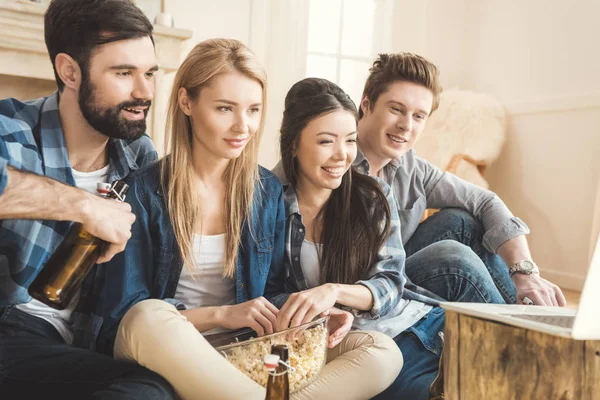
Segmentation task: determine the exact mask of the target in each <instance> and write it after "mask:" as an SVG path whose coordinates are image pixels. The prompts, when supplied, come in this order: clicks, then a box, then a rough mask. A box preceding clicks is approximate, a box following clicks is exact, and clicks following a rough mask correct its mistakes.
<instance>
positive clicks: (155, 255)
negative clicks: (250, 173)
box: [78, 161, 285, 355]
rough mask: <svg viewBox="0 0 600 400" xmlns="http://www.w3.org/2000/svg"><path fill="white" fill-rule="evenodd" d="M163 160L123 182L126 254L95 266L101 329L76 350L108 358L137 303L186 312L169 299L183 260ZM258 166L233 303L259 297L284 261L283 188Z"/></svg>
mask: <svg viewBox="0 0 600 400" xmlns="http://www.w3.org/2000/svg"><path fill="white" fill-rule="evenodd" d="M162 162H163V161H159V162H157V163H154V164H152V165H150V166H149V167H147V168H144V169H142V170H140V171H138V172H137V173H135V174H132V175H131V176H130V177H129V178H128V179H127V180H126V182H127V183H128V184H129V185H130V187H129V191H128V193H127V198H126V201H127V202H128V203H129V204H130V205H131V208H132V211H133V212H134V214H135V215H136V218H137V219H136V221H135V223H134V225H133V227H132V236H131V238H130V239H129V241H128V243H127V247H126V248H125V251H123V252H121V253H119V254H117V255H116V256H115V257H114V258H113V259H112V260H111V261H110V262H109V263H107V264H105V265H103V266H101V267H100V268H101V269H102V274H103V275H104V278H103V279H100V280H99V282H100V283H101V287H98V288H96V289H97V292H98V293H100V294H99V298H98V299H97V301H96V302H95V304H93V305H91V308H90V310H93V311H92V314H94V316H95V317H96V318H98V319H100V320H101V327H100V330H99V332H98V337H97V340H95V339H96V338H95V337H94V336H91V337H88V338H83V343H78V344H79V345H80V346H81V347H88V348H91V349H94V347H95V346H94V345H96V347H95V349H96V350H98V351H101V352H104V353H106V354H109V355H110V354H112V351H113V344H114V340H115V337H116V333H117V329H118V326H119V323H120V321H121V319H122V318H123V316H124V315H125V313H126V312H127V311H128V310H129V309H130V308H131V307H132V306H133V305H135V304H136V303H138V302H140V301H142V300H146V299H163V300H165V301H168V302H170V303H171V304H174V305H175V306H176V307H177V308H178V309H184V308H185V307H184V306H183V304H181V303H178V302H176V301H175V299H174V296H175V290H176V288H177V284H178V282H179V277H180V275H181V271H182V268H183V259H182V256H181V253H180V251H179V246H178V245H177V241H176V239H175V235H174V232H173V227H172V225H171V221H170V218H169V212H168V210H167V207H166V202H165V197H164V194H163V191H162V185H161V183H160V166H161V163H162ZM259 168H260V170H259V176H260V179H259V180H258V181H257V183H256V187H255V191H254V200H253V207H252V213H251V218H250V224H248V223H244V226H243V230H242V235H241V239H240V247H239V252H238V259H237V267H236V274H235V281H236V301H237V303H243V302H245V301H248V300H251V299H254V298H256V297H260V296H262V295H263V292H264V288H265V283H266V281H267V276H268V274H269V270H270V269H271V268H272V267H277V266H279V265H281V264H282V263H283V255H284V236H283V235H284V229H285V211H284V203H283V191H282V187H281V184H280V183H279V180H278V179H277V177H275V176H274V175H273V174H272V173H271V172H269V171H268V170H266V169H264V168H262V167H259ZM102 282H106V284H102ZM158 329H160V328H158Z"/></svg>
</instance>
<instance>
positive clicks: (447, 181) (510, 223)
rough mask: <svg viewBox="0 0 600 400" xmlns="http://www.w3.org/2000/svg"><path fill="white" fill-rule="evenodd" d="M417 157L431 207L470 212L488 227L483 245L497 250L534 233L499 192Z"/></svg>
mask: <svg viewBox="0 0 600 400" xmlns="http://www.w3.org/2000/svg"><path fill="white" fill-rule="evenodd" d="M417 159H418V160H419V164H420V165H419V170H420V172H421V173H422V174H423V182H424V187H425V191H426V196H427V207H428V208H447V207H456V208H461V209H464V210H466V211H468V212H470V213H471V214H472V215H473V216H474V217H475V218H477V219H478V220H480V221H481V222H482V224H483V226H484V229H485V233H484V236H483V245H484V247H485V248H486V249H487V250H488V251H490V252H492V253H496V252H497V250H498V247H500V246H501V245H502V244H503V243H504V242H506V241H507V240H510V239H512V238H514V237H517V236H520V235H527V234H529V233H530V230H529V227H528V226H527V224H525V222H523V221H522V220H521V219H519V218H517V217H515V216H514V215H513V214H512V213H511V211H510V210H509V209H508V207H507V206H506V204H504V202H503V201H502V200H501V199H500V198H499V197H498V196H497V195H496V193H494V192H492V191H490V190H487V189H484V188H481V187H479V186H477V185H474V184H472V183H470V182H467V181H465V180H463V179H461V178H459V177H457V176H456V175H454V174H451V173H449V172H442V171H441V170H440V169H439V168H437V167H435V166H434V165H432V164H431V163H429V162H427V161H425V160H422V159H420V158H417Z"/></svg>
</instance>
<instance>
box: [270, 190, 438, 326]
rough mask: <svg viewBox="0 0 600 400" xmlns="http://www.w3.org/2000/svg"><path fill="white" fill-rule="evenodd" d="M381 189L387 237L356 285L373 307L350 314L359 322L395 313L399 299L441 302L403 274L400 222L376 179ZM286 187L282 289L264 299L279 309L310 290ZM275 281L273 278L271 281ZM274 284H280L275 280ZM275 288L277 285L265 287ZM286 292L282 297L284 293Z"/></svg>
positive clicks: (296, 213) (292, 195) (299, 227)
mask: <svg viewBox="0 0 600 400" xmlns="http://www.w3.org/2000/svg"><path fill="white" fill-rule="evenodd" d="M377 181H378V182H379V183H380V185H381V186H382V189H383V192H384V193H385V195H386V198H387V200H388V203H389V204H390V211H391V221H390V228H391V229H390V234H389V236H388V238H387V241H386V242H385V244H384V245H383V246H382V247H381V249H379V252H378V253H377V262H376V263H375V264H373V266H372V267H371V269H370V270H369V273H368V277H367V279H364V280H360V281H358V282H356V283H357V284H361V285H364V286H366V287H367V288H368V289H369V290H370V291H371V293H372V295H373V307H372V308H371V310H369V311H367V312H360V311H357V310H348V311H352V312H353V313H354V315H355V316H357V317H359V318H362V319H370V320H376V319H379V318H380V317H383V316H386V315H387V314H388V313H390V312H392V311H393V310H395V309H397V307H396V305H397V304H398V302H400V301H401V300H400V299H405V300H417V301H420V302H423V303H426V304H431V305H438V304H439V301H438V300H441V299H440V298H439V297H437V296H436V295H434V294H433V293H431V292H429V291H427V290H425V289H423V288H420V287H418V286H416V285H415V284H413V283H412V282H410V281H409V280H408V278H407V277H406V273H405V272H404V262H405V260H406V253H405V252H404V246H403V245H402V239H401V237H400V218H399V216H398V212H397V210H396V207H395V204H396V203H395V201H394V197H393V194H392V191H391V189H390V187H389V186H388V185H386V184H385V183H384V182H383V181H381V180H379V179H377ZM285 186H287V188H286V190H285V193H284V200H285V207H286V214H287V225H286V243H285V244H286V249H285V250H286V258H285V277H284V279H283V282H284V283H283V285H284V287H283V288H280V290H279V293H275V292H271V293H266V294H265V295H266V297H267V298H268V299H269V300H270V301H271V302H273V304H275V306H277V307H279V308H281V306H282V305H283V304H284V303H285V302H286V300H287V298H288V297H289V293H294V292H299V291H302V290H306V289H309V287H308V284H307V282H306V278H305V277H304V273H303V272H302V267H301V263H300V253H301V250H302V244H303V242H304V235H305V232H306V228H305V226H304V224H303V223H302V215H301V214H300V209H299V207H298V198H297V197H296V191H295V190H294V188H293V186H292V185H289V184H288V185H285ZM274 278H275V277H274ZM274 280H279V281H281V279H277V278H275V279H274ZM268 286H271V287H276V286H277V285H268ZM284 292H285V293H284Z"/></svg>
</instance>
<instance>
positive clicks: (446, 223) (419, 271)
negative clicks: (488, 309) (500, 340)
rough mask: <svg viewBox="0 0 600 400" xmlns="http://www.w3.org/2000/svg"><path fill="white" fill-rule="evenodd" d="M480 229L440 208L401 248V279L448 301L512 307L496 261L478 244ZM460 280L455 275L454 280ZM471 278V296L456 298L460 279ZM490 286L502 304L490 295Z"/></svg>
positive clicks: (509, 284)
mask: <svg viewBox="0 0 600 400" xmlns="http://www.w3.org/2000/svg"><path fill="white" fill-rule="evenodd" d="M483 234H484V228H483V224H482V223H481V222H480V221H479V220H477V219H476V218H475V217H473V216H472V215H471V214H470V213H468V212H467V211H464V210H460V209H457V208H445V209H442V210H440V211H439V212H437V213H436V214H434V215H432V216H431V217H429V218H427V219H426V220H425V221H424V222H422V223H421V224H420V225H419V227H418V228H417V230H416V231H415V233H414V234H413V235H412V237H411V238H410V240H409V241H408V242H407V243H406V245H405V246H404V248H405V250H406V257H407V259H406V275H407V276H408V277H409V278H410V280H411V281H412V282H414V283H415V284H417V285H419V286H421V287H422V288H425V289H428V290H430V291H431V292H433V293H435V294H437V295H438V296H441V297H442V298H445V299H446V300H448V301H460V302H485V303H516V297H517V293H516V288H515V285H514V283H513V281H512V279H511V278H510V275H509V273H508V268H507V266H506V264H505V263H504V261H502V259H501V258H500V257H499V256H498V255H496V254H493V253H490V252H489V251H487V250H486V249H485V248H484V247H483V245H482V238H483ZM457 274H458V275H462V277H461V276H456V275H457ZM463 277H464V278H468V277H471V278H472V279H477V281H473V282H472V283H473V284H474V285H476V286H478V287H479V290H477V291H469V292H464V291H463V295H462V296H458V294H459V292H460V288H457V287H456V285H457V284H459V282H461V281H462V278H463ZM491 285H493V286H495V287H496V288H497V292H499V293H500V295H501V297H502V299H499V298H497V297H496V296H495V293H494V294H492V293H493V292H495V291H494V290H493V289H492V287H491Z"/></svg>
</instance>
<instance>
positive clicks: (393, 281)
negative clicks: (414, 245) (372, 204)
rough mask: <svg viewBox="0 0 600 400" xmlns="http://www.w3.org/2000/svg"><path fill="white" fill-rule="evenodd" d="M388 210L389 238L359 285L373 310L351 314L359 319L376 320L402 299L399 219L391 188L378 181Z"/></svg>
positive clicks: (403, 278) (403, 282)
mask: <svg viewBox="0 0 600 400" xmlns="http://www.w3.org/2000/svg"><path fill="white" fill-rule="evenodd" d="M378 182H379V184H380V185H381V186H382V190H383V192H384V194H385V195H386V199H387V201H388V204H389V206H390V217H391V218H390V219H391V220H390V234H389V236H388V238H387V240H386V242H385V243H384V245H383V246H382V247H381V248H380V249H379V252H378V253H377V262H376V263H375V264H374V265H373V266H372V268H371V269H370V271H369V279H365V280H361V281H358V282H357V283H358V284H361V285H364V286H366V287H367V288H368V289H369V290H370V291H371V293H372V295H373V307H372V308H371V310H369V311H366V312H364V311H358V310H353V313H354V315H355V316H356V317H358V318H370V319H378V318H379V317H381V316H384V315H386V314H387V313H389V312H390V311H392V310H393V309H394V307H395V306H396V305H397V304H398V301H400V299H401V297H402V292H403V290H404V285H405V284H406V275H405V272H404V263H405V261H406V253H405V251H404V246H403V245H402V237H401V234H400V217H399V216H398V211H397V209H396V206H395V205H396V202H395V200H394V196H393V193H392V190H391V188H390V187H389V186H388V185H387V184H385V183H384V182H383V181H381V180H378Z"/></svg>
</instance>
